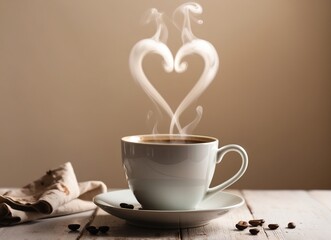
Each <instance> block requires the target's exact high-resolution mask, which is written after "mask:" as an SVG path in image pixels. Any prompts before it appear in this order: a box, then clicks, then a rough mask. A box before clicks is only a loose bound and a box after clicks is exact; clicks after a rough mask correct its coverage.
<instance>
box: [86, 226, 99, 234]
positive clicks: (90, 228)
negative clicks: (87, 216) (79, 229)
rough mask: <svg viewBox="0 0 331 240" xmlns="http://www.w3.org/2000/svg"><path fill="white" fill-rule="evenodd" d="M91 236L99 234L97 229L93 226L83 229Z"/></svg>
mask: <svg viewBox="0 0 331 240" xmlns="http://www.w3.org/2000/svg"><path fill="white" fill-rule="evenodd" d="M85 229H86V230H87V231H88V232H89V233H90V234H91V235H97V234H98V232H99V229H97V228H96V227H95V226H88V227H86V228H85Z"/></svg>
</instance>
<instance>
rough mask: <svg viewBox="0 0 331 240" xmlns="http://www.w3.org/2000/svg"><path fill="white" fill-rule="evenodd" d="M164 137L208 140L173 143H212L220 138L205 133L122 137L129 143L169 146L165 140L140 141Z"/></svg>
mask: <svg viewBox="0 0 331 240" xmlns="http://www.w3.org/2000/svg"><path fill="white" fill-rule="evenodd" d="M162 137H174V138H177V139H185V138H191V139H201V140H206V142H197V143H172V144H171V145H176V146H180V145H184V146H188V145H205V144H211V143H214V142H218V139H217V138H215V137H211V136H204V135H195V134H138V135H130V136H125V137H122V138H121V141H122V142H127V143H135V144H144V145H167V146H169V143H165V142H146V141H140V140H141V139H142V138H147V139H155V138H158V139H160V138H162Z"/></svg>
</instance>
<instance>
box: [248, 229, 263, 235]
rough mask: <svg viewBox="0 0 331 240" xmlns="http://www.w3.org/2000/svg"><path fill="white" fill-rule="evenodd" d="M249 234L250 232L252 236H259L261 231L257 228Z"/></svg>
mask: <svg viewBox="0 0 331 240" xmlns="http://www.w3.org/2000/svg"><path fill="white" fill-rule="evenodd" d="M249 232H250V233H251V234H252V235H257V234H258V233H259V232H260V230H259V229H257V228H252V229H249Z"/></svg>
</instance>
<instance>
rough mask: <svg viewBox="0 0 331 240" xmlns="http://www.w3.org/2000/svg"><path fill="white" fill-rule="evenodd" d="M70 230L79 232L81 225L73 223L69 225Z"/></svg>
mask: <svg viewBox="0 0 331 240" xmlns="http://www.w3.org/2000/svg"><path fill="white" fill-rule="evenodd" d="M68 228H69V229H70V230H71V231H77V230H78V229H79V228H80V225H79V224H76V223H72V224H69V225H68Z"/></svg>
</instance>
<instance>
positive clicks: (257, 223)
mask: <svg viewBox="0 0 331 240" xmlns="http://www.w3.org/2000/svg"><path fill="white" fill-rule="evenodd" d="M248 222H249V224H250V225H252V226H253V227H257V226H262V225H263V223H264V220H263V219H255V220H249V221H248Z"/></svg>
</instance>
